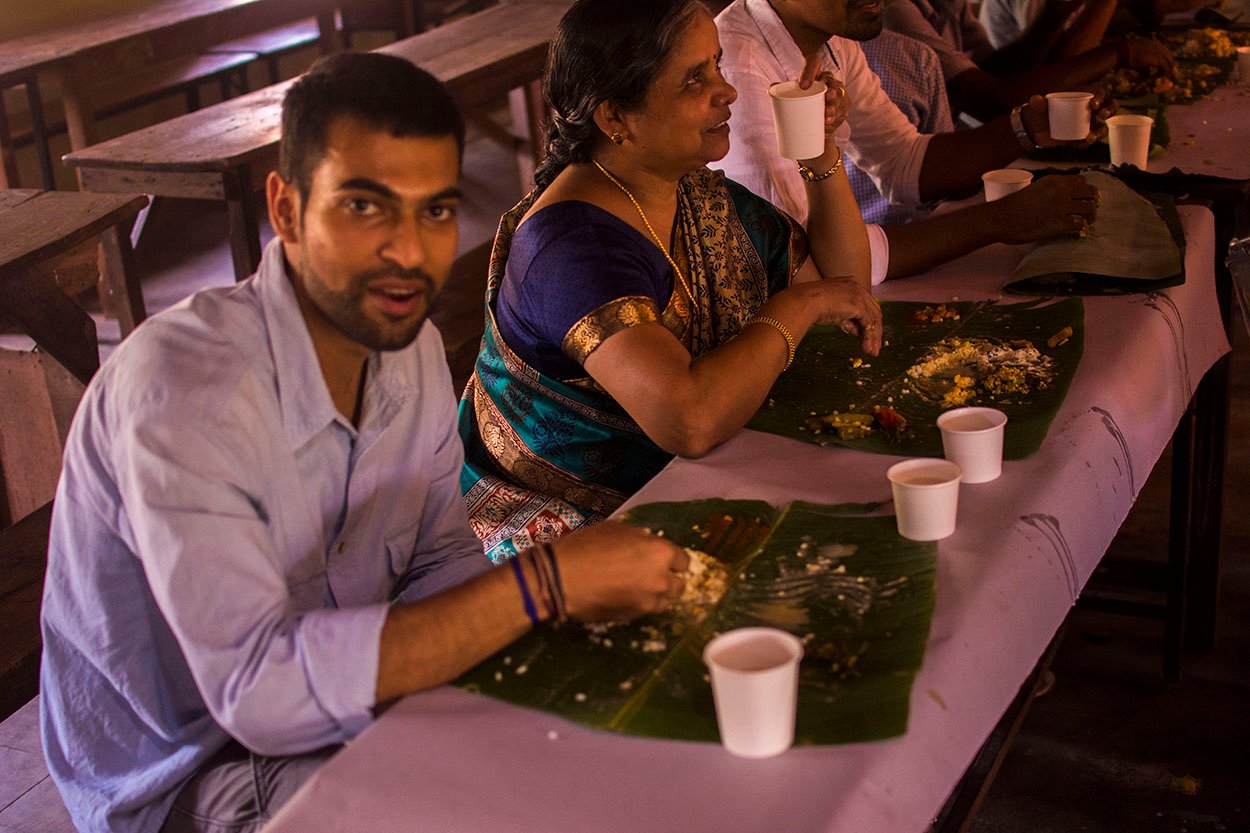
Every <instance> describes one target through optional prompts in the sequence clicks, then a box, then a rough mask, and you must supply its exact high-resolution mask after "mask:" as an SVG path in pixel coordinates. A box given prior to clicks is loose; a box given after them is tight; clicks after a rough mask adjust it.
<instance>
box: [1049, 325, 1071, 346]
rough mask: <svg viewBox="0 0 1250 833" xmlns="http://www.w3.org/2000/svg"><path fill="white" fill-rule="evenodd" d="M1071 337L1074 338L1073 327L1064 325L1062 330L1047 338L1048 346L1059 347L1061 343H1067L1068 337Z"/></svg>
mask: <svg viewBox="0 0 1250 833" xmlns="http://www.w3.org/2000/svg"><path fill="white" fill-rule="evenodd" d="M1070 338H1072V328H1071V327H1064V328H1063V329H1062V330H1060V331H1059V332H1057V333H1055V334H1054V335H1053V336H1051V337H1050V338H1048V339H1046V346H1047V347H1051V348H1054V347H1058V346H1059V345H1061V344H1067V342H1068V339H1070Z"/></svg>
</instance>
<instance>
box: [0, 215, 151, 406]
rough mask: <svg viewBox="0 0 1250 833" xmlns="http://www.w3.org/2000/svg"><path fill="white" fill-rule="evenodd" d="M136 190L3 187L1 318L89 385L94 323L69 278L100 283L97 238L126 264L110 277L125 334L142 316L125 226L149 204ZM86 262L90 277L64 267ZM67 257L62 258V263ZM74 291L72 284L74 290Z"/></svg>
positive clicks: (94, 358)
mask: <svg viewBox="0 0 1250 833" xmlns="http://www.w3.org/2000/svg"><path fill="white" fill-rule="evenodd" d="M147 202H148V200H147V197H144V196H142V195H135V194H83V193H78V192H69V191H47V192H42V193H41V192H33V191H17V192H13V191H0V318H2V319H5V320H9V321H12V322H13V323H15V324H16V325H17V327H18V329H20V330H21V331H22V332H23V333H25V334H26V335H28V336H30V337H31V338H33V339H34V340H35V343H36V344H38V345H39V346H40V347H41V348H42V349H43V350H44V351H46V352H47V353H48V354H49V355H51V356H52V357H53V358H55V359H56V360H57V361H58V362H60V363H61V364H62V365H64V366H65V368H66V369H67V370H69V371H70V373H72V374H73V375H74V376H75V377H76V378H78V379H79V380H80V381H81V382H83V383H84V384H85V383H86V382H87V381H88V380H89V379H90V378H91V376H92V375H93V374H94V373H95V371H96V369H97V368H98V367H99V366H100V355H99V349H98V346H97V344H96V336H95V323H94V322H93V321H92V320H91V317H90V316H88V315H87V313H86V312H84V311H83V309H82V308H81V307H80V306H79V305H78V304H77V303H75V301H74V300H73V299H72V298H71V297H70V295H69V294H67V293H66V291H65V289H66V288H69V287H67V286H66V284H67V283H72V284H80V285H82V286H85V287H89V286H91V285H93V284H94V283H95V262H96V258H95V247H96V245H97V241H98V242H99V243H100V244H102V245H103V246H104V247H105V249H106V250H108V251H111V252H112V253H113V257H114V259H115V260H116V262H117V263H119V264H121V265H122V266H123V267H124V269H123V270H122V271H120V272H118V273H117V274H115V275H111V276H110V280H112V281H113V284H112V286H111V289H112V290H113V291H114V293H115V297H117V298H122V299H125V303H122V304H119V305H118V317H119V319H120V321H119V323H120V324H121V332H122V335H123V336H124V335H126V334H127V333H129V332H130V331H131V330H133V329H134V328H135V327H136V326H137V325H138V324H139V323H140V322H141V321H142V320H143V318H144V316H145V311H144V307H143V296H142V294H141V293H140V290H139V283H138V278H137V276H136V275H135V272H134V267H133V262H132V261H133V253H132V252H131V249H130V238H129V232H128V231H126V230H125V229H123V228H121V226H122V225H123V224H126V225H127V228H128V224H129V223H130V221H132V220H133V219H134V217H135V215H136V214H137V213H138V212H139V211H140V210H141V209H142V208H143V207H144V206H145V205H147ZM64 258H70V259H76V260H78V261H79V262H81V263H83V264H84V265H85V269H84V270H80V269H70V270H69V272H72V273H79V272H81V271H85V272H86V277H85V280H76V279H75V278H73V277H70V276H69V274H67V273H65V272H64V270H63V269H61V271H60V273H58V269H59V268H60V267H63V261H62V259H64ZM58 261H62V263H58ZM71 291H72V290H71Z"/></svg>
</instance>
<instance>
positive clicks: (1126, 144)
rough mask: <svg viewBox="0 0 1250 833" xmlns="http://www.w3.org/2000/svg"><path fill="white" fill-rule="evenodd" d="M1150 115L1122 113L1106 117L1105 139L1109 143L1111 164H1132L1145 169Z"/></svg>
mask: <svg viewBox="0 0 1250 833" xmlns="http://www.w3.org/2000/svg"><path fill="white" fill-rule="evenodd" d="M1154 123H1155V120H1154V119H1152V118H1150V116H1135V115H1123V116H1112V117H1111V118H1109V119H1107V140H1108V141H1109V142H1110V143H1111V164H1112V165H1133V166H1135V167H1136V168H1137V169H1138V170H1141V171H1144V170H1146V158H1147V157H1148V156H1149V155H1150V127H1151V125H1153V124H1154Z"/></svg>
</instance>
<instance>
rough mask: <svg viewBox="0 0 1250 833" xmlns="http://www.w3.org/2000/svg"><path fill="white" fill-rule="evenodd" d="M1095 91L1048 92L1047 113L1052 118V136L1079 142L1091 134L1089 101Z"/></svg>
mask: <svg viewBox="0 0 1250 833" xmlns="http://www.w3.org/2000/svg"><path fill="white" fill-rule="evenodd" d="M1093 98H1094V94H1093V93H1081V92H1067V93H1047V94H1046V114H1047V118H1049V119H1050V138H1052V139H1058V140H1059V141H1061V142H1079V141H1080V140H1081V139H1084V138H1085V137H1086V136H1088V135H1089V103H1090V101H1092V100H1093Z"/></svg>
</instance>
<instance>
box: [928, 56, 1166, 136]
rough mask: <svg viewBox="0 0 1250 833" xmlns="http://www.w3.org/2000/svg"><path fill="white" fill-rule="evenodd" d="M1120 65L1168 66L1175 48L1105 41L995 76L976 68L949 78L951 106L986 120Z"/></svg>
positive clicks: (1076, 86)
mask: <svg viewBox="0 0 1250 833" xmlns="http://www.w3.org/2000/svg"><path fill="white" fill-rule="evenodd" d="M1118 67H1134V68H1140V69H1152V70H1169V69H1171V67H1172V53H1171V52H1169V51H1168V49H1167V47H1165V46H1164V45H1163V44H1161V43H1159V42H1158V41H1156V40H1153V39H1151V38H1134V39H1131V40H1125V41H1118V42H1116V43H1114V44H1104V45H1102V46H1099V47H1097V48H1096V49H1091V50H1089V51H1088V52H1084V53H1082V54H1080V55H1077V56H1076V57H1074V58H1071V59H1069V60H1067V61H1063V62H1062V63H1058V64H1049V65H1047V66H1041V67H1034V68H1032V69H1026V70H1023V71H1020V72H1016V73H1013V74H1010V75H1002V76H999V75H992V74H990V73H989V72H987V71H985V70H984V69H981V68H979V67H972V68H970V69H967V70H965V71H964V72H961V73H959V74H958V75H956V76H955V77H953V78H951V79H950V80H949V81H947V82H946V91H947V93H948V94H949V96H950V102H951V107H953V108H955V109H956V110H961V111H964V112H967V113H971V114H972V115H973V116H976V117H977V118H978V119H981V120H982V121H986V120H989V119H992V118H996V117H997V116H1000V115H1002V114H1003V113H1006V112H1008V111H1010V110H1011V108H1012V107H1014V106H1016V105H1017V104H1019V103H1020V102H1022V101H1027V100H1028V99H1029V98H1030V97H1031V96H1033V95H1042V94H1045V93H1048V92H1055V91H1057V90H1076V89H1082V88H1084V87H1087V86H1089V85H1090V84H1093V83H1095V82H1096V81H1098V80H1099V79H1101V78H1102V77H1103V76H1105V75H1107V74H1108V73H1110V72H1111V71H1113V70H1115V69H1116V68H1118Z"/></svg>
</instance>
